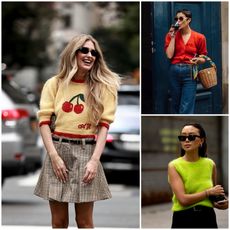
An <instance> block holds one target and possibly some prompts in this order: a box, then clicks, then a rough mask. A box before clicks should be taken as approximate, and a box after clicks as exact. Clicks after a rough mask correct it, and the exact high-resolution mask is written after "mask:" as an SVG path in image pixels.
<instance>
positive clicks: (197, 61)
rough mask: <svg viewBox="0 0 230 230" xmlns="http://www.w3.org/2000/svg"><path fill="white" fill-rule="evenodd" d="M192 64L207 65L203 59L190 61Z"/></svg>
mask: <svg viewBox="0 0 230 230" xmlns="http://www.w3.org/2000/svg"><path fill="white" fill-rule="evenodd" d="M190 62H191V64H193V65H197V64H203V63H205V59H204V58H201V57H194V58H192V59H190Z"/></svg>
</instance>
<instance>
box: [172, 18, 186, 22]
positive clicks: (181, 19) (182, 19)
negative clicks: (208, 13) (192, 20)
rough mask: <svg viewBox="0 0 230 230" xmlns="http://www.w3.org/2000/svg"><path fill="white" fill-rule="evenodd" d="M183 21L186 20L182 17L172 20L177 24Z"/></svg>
mask: <svg viewBox="0 0 230 230" xmlns="http://www.w3.org/2000/svg"><path fill="white" fill-rule="evenodd" d="M185 19H186V18H184V17H179V18H178V17H175V18H174V20H175V21H176V22H177V21H178V20H179V21H181V22H182V21H184V20H185Z"/></svg>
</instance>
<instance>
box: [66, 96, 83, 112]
mask: <svg viewBox="0 0 230 230" xmlns="http://www.w3.org/2000/svg"><path fill="white" fill-rule="evenodd" d="M76 98H77V104H75V105H73V103H71V102H72V101H73V100H74V99H76ZM79 100H81V101H83V102H85V98H84V94H82V93H80V94H77V95H75V96H74V97H72V98H71V99H70V100H69V101H65V102H64V103H63V104H62V110H63V111H64V112H66V113H69V112H72V110H74V112H75V113H77V114H79V113H82V111H83V110H84V105H83V104H80V103H79Z"/></svg>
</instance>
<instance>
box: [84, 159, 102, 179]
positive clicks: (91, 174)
mask: <svg viewBox="0 0 230 230" xmlns="http://www.w3.org/2000/svg"><path fill="white" fill-rule="evenodd" d="M98 162H99V161H98V160H96V159H92V158H91V159H90V160H89V162H88V163H87V164H86V166H85V175H84V177H83V179H82V182H83V183H85V184H90V183H91V182H92V181H93V179H94V178H95V176H96V174H97V167H98Z"/></svg>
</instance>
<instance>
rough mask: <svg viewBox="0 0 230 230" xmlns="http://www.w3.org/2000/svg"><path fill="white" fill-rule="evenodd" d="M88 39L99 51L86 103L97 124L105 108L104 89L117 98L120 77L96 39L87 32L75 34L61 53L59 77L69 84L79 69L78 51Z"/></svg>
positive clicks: (88, 82) (89, 77) (90, 78)
mask: <svg viewBox="0 0 230 230" xmlns="http://www.w3.org/2000/svg"><path fill="white" fill-rule="evenodd" d="M86 41H92V42H93V44H94V46H95V49H96V51H97V52H98V56H97V57H96V60H95V62H94V65H93V67H92V69H91V70H90V71H89V74H88V76H87V79H86V81H87V84H88V86H89V87H88V93H87V97H86V103H87V105H88V107H89V109H90V113H89V114H91V115H92V116H90V120H91V122H93V123H94V124H96V125H97V124H98V122H99V119H100V116H101V114H102V113H103V110H104V106H103V104H102V94H103V90H104V89H105V88H106V89H108V90H109V91H110V92H111V93H112V94H113V95H114V97H115V98H116V97H117V90H118V87H119V84H120V78H119V76H118V74H116V73H114V72H112V71H111V70H110V69H109V68H108V66H107V65H106V63H105V60H104V58H103V54H102V51H101V48H100V46H99V44H98V42H97V41H96V39H95V38H93V37H92V36H91V35H87V34H82V35H79V36H75V37H74V38H73V39H72V40H71V41H70V42H69V43H68V44H67V46H66V47H65V49H64V50H63V52H62V53H61V61H60V70H59V73H58V74H57V77H58V78H59V79H61V81H60V82H61V84H63V85H66V86H68V85H69V83H70V81H71V79H72V78H73V77H74V75H75V74H76V73H77V70H78V65H77V59H76V53H77V51H78V49H79V48H80V47H82V46H83V45H84V44H85V42H86Z"/></svg>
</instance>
